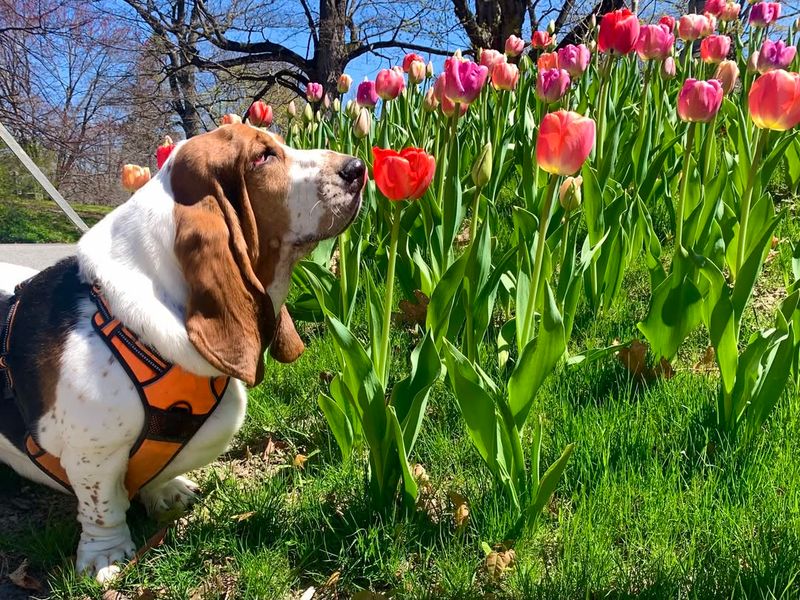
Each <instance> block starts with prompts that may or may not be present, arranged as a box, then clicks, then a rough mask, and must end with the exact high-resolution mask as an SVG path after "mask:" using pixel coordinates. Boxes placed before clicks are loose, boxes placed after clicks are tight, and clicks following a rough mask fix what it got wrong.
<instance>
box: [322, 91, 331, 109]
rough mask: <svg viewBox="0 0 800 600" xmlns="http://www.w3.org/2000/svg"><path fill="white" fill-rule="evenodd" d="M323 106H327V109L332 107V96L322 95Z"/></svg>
mask: <svg viewBox="0 0 800 600" xmlns="http://www.w3.org/2000/svg"><path fill="white" fill-rule="evenodd" d="M322 106H324V107H325V110H328V109H329V108H330V107H331V97H330V96H328V94H325V95H324V96H323V97H322Z"/></svg>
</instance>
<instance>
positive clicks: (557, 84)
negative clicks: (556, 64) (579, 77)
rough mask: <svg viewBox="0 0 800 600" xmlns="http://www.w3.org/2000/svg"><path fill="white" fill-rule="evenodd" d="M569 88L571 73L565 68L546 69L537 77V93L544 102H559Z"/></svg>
mask: <svg viewBox="0 0 800 600" xmlns="http://www.w3.org/2000/svg"><path fill="white" fill-rule="evenodd" d="M568 89H569V73H567V72H566V71H565V70H564V69H546V70H544V71H539V75H538V76H537V77H536V95H537V96H538V97H539V99H540V100H542V101H544V102H547V103H550V102H558V101H559V100H561V98H563V97H564V94H566V93H567V90H568Z"/></svg>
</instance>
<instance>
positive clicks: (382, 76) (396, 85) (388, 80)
mask: <svg viewBox="0 0 800 600" xmlns="http://www.w3.org/2000/svg"><path fill="white" fill-rule="evenodd" d="M405 87H406V82H405V81H403V76H402V75H400V73H398V72H397V71H395V70H394V69H381V70H380V71H379V72H378V76H377V77H376V78H375V91H376V92H377V93H378V96H380V97H381V98H382V99H383V100H394V99H395V98H397V97H398V96H399V95H400V92H402V91H403V89H404V88H405Z"/></svg>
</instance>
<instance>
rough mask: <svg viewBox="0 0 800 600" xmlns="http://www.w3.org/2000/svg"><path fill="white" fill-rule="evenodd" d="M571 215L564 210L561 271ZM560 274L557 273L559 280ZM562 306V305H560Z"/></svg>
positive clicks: (569, 211)
mask: <svg viewBox="0 0 800 600" xmlns="http://www.w3.org/2000/svg"><path fill="white" fill-rule="evenodd" d="M571 217H572V211H571V210H565V211H564V233H563V235H562V236H561V272H562V273H563V271H564V264H565V263H566V262H567V244H568V243H569V222H570V218H571ZM560 278H561V275H559V280H560ZM562 308H563V307H562Z"/></svg>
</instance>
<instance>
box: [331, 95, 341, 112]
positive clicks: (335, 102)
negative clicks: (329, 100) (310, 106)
mask: <svg viewBox="0 0 800 600" xmlns="http://www.w3.org/2000/svg"><path fill="white" fill-rule="evenodd" d="M340 110H342V102H341V100H339V99H338V98H334V99H333V112H337V113H338V112H339V111H340Z"/></svg>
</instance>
